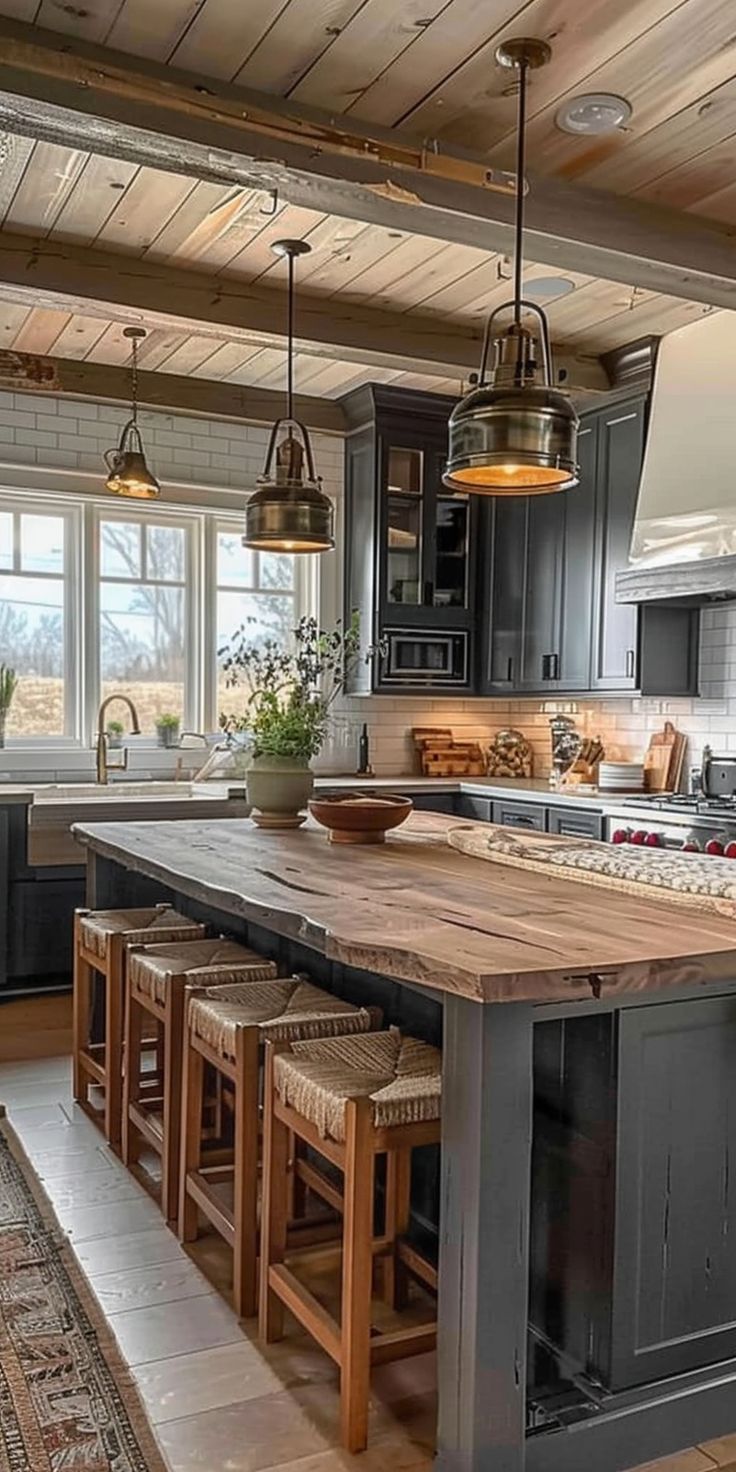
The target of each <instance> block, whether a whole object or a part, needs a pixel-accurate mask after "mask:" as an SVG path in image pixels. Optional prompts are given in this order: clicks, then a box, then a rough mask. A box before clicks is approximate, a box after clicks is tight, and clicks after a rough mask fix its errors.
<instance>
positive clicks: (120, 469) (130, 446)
mask: <svg viewBox="0 0 736 1472" xmlns="http://www.w3.org/2000/svg"><path fill="white" fill-rule="evenodd" d="M145 336H146V331H145V328H143V327H124V328H123V337H127V338H128V339H129V341H130V344H131V349H132V354H133V357H132V362H131V401H132V402H131V413H130V419H129V420H128V421H127V423H126V424H124V425H123V428H122V430H121V433H120V439H119V441H118V444H117V447H116V448H115V449H114V450H106V451H105V456H104V459H105V464H106V465H107V469H108V472H109V474H108V477H107V480H106V481H105V487H106V489H107V490H108V491H110V493H111V495H113V496H127V497H128V498H129V499H131V500H134V501H153V500H155V498H156V496H160V495H161V487H160V485H159V483H158V481H157V480H156V477H155V475H154V474H153V471H151V470H149V468H148V466H147V464H146V456H145V453H144V450H143V441H142V439H141V432H140V430H139V428H138V344H139V342H141V341H142V339H143V338H144V337H145Z"/></svg>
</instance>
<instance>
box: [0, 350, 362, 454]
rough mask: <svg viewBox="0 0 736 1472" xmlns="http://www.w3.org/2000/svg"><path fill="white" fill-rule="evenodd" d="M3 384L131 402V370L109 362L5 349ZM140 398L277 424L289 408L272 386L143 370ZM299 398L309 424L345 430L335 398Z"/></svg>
mask: <svg viewBox="0 0 736 1472" xmlns="http://www.w3.org/2000/svg"><path fill="white" fill-rule="evenodd" d="M0 388H4V389H7V388H9V389H15V390H19V389H22V390H23V392H25V393H29V392H33V393H39V394H68V395H69V396H70V397H72V398H85V399H109V400H112V401H113V402H115V403H123V404H125V403H129V401H130V373H129V371H128V369H127V368H118V367H115V366H114V365H111V364H106V363H80V362H77V361H76V360H75V359H73V358H38V357H35V356H34V355H33V354H31V353H13V352H6V351H0ZM138 398H139V401H140V403H141V404H142V405H144V406H147V407H148V408H151V409H171V410H173V411H175V412H176V411H178V412H185V413H187V414H202V415H206V416H207V418H209V419H213V418H216V419H241V420H242V419H247V420H250V422H251V423H256V424H272V423H273V421H274V419H277V418H278V417H279V415H280V414H283V412H284V396H283V394H278V393H273V392H271V390H269V389H265V388H249V387H247V386H244V385H241V384H238V383H213V382H211V381H210V380H209V379H206V378H183V377H180V376H179V375H178V374H175V373H146V372H145V371H144V370H142V371H141V372H140V373H139V375H138ZM294 403H295V410H296V415H297V418H298V419H301V420H302V422H303V423H304V424H306V425H307V427H308V428H309V429H317V430H328V431H331V432H333V433H336V434H342V433H344V431H345V428H346V421H345V415H344V412H343V410H342V409H341V407H340V405H339V404H338V403H336V402H335V400H334V399H319V398H313V397H311V396H310V395H309V394H296V396H295V400H294Z"/></svg>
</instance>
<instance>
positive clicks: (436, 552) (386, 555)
mask: <svg viewBox="0 0 736 1472" xmlns="http://www.w3.org/2000/svg"><path fill="white" fill-rule="evenodd" d="M453 402H454V401H453V400H452V399H448V398H444V397H440V396H439V395H436V394H416V393H408V392H406V391H404V390H396V389H393V390H392V389H391V388H390V387H387V388H382V387H381V385H378V384H371V385H368V386H366V387H365V388H362V389H358V390H356V391H355V393H353V394H348V395H347V396H346V398H345V399H343V400H342V404H343V408H344V410H345V414H346V417H347V420H348V425H349V432H348V436H347V440H346V452H345V497H346V537H345V616H346V618H349V617H350V616H351V615H352V614H353V612H355V611H357V612H358V613H359V614H360V619H361V628H362V631H363V638H364V643H365V645H366V646H367V645H369V644H371V643H373V644H376V645H377V644H379V643H383V646H384V648H383V651H382V654H381V656H380V657H376V659H374V660H373V661H372V662H371V664H370V665H369V666H365V665H363V666H362V667H361V668H360V669H359V670H358V671H356V674H355V677H354V680H353V684H352V689H353V690H354V691H355V692H356V693H360V692H366V691H368V690H375V691H379V692H388V691H391V692H396V691H398V692H399V693H405V692H411V691H414V692H416V691H417V690H420V691H424V692H427V693H430V694H433V693H452V692H453V691H455V692H457V691H465V692H468V691H471V690H473V689H474V685H475V667H474V659H475V655H474V648H473V640H474V626H475V607H476V590H475V562H476V550H477V534H476V524H477V519H478V504H477V498H473V497H471V496H453V495H450V494H449V493H448V492H447V491H446V490H445V488H444V486H443V484H442V473H443V470H444V465H445V461H446V458H447V421H448V418H449V415H450V413H451V411H452V408H453Z"/></svg>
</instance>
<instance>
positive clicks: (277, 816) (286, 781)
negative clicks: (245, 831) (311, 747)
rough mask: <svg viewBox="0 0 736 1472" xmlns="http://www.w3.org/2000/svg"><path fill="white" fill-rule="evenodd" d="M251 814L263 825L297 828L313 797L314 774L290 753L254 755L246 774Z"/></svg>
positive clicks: (302, 820) (264, 826) (262, 826)
mask: <svg viewBox="0 0 736 1472" xmlns="http://www.w3.org/2000/svg"><path fill="white" fill-rule="evenodd" d="M245 785H246V790H247V794H248V802H249V803H250V805H251V807H252V808H253V809H254V811H253V813H252V814H251V816H252V818H253V820H254V822H256V823H257V824H258V825H259V827H261V828H298V827H299V826H300V824H302V823H303V822H304V820H305V818H306V816H307V815H306V812H305V811H304V809H305V808H306V806H307V803H308V802H309V799H310V797H311V796H312V789H313V787H314V774H313V773H312V771H311V770H310V768H309V767H304V766H300V765H299V763H298V762H295V761H294V760H293V758H291V757H288V756H267V755H264V756H256V757H253V758H252V760H251V762H250V765H249V767H248V770H247V772H246V774H245Z"/></svg>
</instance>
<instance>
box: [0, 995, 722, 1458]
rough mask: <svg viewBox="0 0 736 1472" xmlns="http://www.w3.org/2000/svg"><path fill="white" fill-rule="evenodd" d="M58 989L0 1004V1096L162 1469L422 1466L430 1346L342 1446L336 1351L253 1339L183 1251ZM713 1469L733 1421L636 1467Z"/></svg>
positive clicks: (204, 1266) (395, 1373) (196, 1249)
mask: <svg viewBox="0 0 736 1472" xmlns="http://www.w3.org/2000/svg"><path fill="white" fill-rule="evenodd" d="M68 1004H69V999H68V998H59V997H55V998H45V999H38V1000H34V1001H32V1002H22V1003H13V1004H8V1006H7V1007H0V1050H1V1051H0V1103H1V1104H4V1105H5V1106H6V1108H7V1113H8V1115H9V1117H10V1119H11V1122H12V1123H13V1124H14V1126H15V1128H16V1130H17V1132H18V1134H19V1136H20V1138H21V1140H22V1142H23V1145H24V1147H25V1149H26V1151H27V1153H28V1155H29V1157H30V1159H31V1161H32V1163H33V1165H34V1167H35V1169H36V1170H37V1172H38V1174H39V1176H40V1177H41V1179H42V1181H43V1184H44V1187H45V1189H46V1191H47V1192H48V1194H49V1196H50V1198H51V1200H52V1202H53V1204H54V1206H55V1209H56V1212H57V1215H58V1216H59V1219H60V1221H61V1225H62V1227H63V1229H64V1230H65V1231H66V1232H67V1233H68V1234H69V1236H70V1237H71V1240H72V1244H73V1246H74V1249H75V1252H76V1254H77V1257H78V1258H79V1261H80V1263H81V1266H82V1268H83V1269H84V1271H85V1272H86V1274H87V1276H88V1277H89V1279H90V1282H91V1283H92V1286H93V1288H94V1291H95V1293H96V1294H97V1297H98V1298H99V1300H100V1302H101V1304H102V1306H103V1308H104V1310H105V1313H106V1314H107V1316H108V1319H109V1322H110V1324H111V1326H112V1328H113V1329H114V1331H115V1334H116V1336H117V1338H118V1341H119V1343H120V1346H121V1349H122V1352H123V1354H124V1355H125V1357H126V1358H127V1360H128V1362H129V1364H130V1366H131V1368H132V1371H133V1375H134V1377H135V1379H136V1381H137V1383H138V1386H139V1389H140V1392H141V1395H142V1397H143V1400H144V1403H145V1405H146V1408H147V1411H148V1414H149V1416H150V1418H151V1421H152V1423H153V1425H154V1429H155V1431H156V1434H157V1436H158V1438H159V1440H160V1442H161V1446H162V1448H163V1452H164V1455H165V1457H166V1458H167V1460H168V1463H169V1466H170V1468H171V1472H202V1469H204V1468H206V1469H207V1472H261V1469H266V1468H268V1469H270V1472H349V1469H354V1472H385V1469H386V1468H387V1467H389V1466H390V1467H391V1469H392V1472H430V1469H431V1466H432V1452H433V1435H434V1425H435V1392H434V1385H435V1360H434V1356H432V1355H424V1356H421V1357H419V1358H417V1359H414V1360H406V1361H404V1362H400V1361H399V1362H397V1363H396V1364H393V1365H387V1366H384V1367H382V1368H381V1369H380V1370H378V1371H376V1372H375V1373H374V1375H373V1376H372V1386H371V1411H370V1437H371V1440H370V1444H369V1450H368V1452H366V1453H364V1454H363V1455H362V1456H360V1457H350V1456H348V1455H347V1454H346V1453H345V1452H343V1451H342V1450H341V1449H340V1448H339V1447H338V1445H337V1441H338V1432H339V1397H338V1393H337V1378H336V1373H335V1370H334V1367H333V1366H332V1364H331V1362H330V1361H329V1360H328V1359H327V1357H326V1356H325V1355H323V1354H322V1353H321V1351H320V1350H319V1349H318V1348H317V1347H316V1346H315V1345H314V1344H313V1343H312V1342H311V1341H310V1340H309V1339H308V1338H307V1337H306V1336H304V1335H303V1334H300V1333H298V1332H297V1331H296V1329H295V1328H294V1327H293V1326H292V1328H291V1329H290V1331H289V1333H288V1335H287V1337H286V1339H285V1340H284V1341H283V1342H282V1343H281V1344H275V1345H270V1346H268V1347H265V1348H264V1346H262V1345H261V1344H260V1343H259V1342H258V1340H257V1338H256V1327H255V1324H252V1323H250V1322H249V1323H245V1324H243V1323H240V1322H239V1321H238V1319H237V1318H236V1317H235V1314H234V1313H233V1312H232V1308H231V1304H230V1280H231V1267H230V1256H229V1253H228V1251H227V1249H226V1247H225V1245H224V1243H223V1242H222V1241H221V1239H220V1238H219V1237H217V1236H215V1235H214V1234H211V1235H207V1236H204V1237H202V1238H200V1240H199V1241H198V1242H197V1243H195V1244H193V1246H192V1247H191V1248H190V1249H187V1251H186V1252H185V1251H183V1250H182V1248H181V1247H180V1246H179V1244H178V1242H177V1241H176V1238H175V1237H174V1236H173V1234H172V1233H171V1232H169V1231H168V1230H167V1229H166V1227H165V1226H164V1225H163V1222H162V1218H161V1216H160V1213H159V1211H158V1208H157V1207H156V1205H155V1204H154V1202H153V1201H152V1200H151V1199H150V1197H149V1196H148V1195H147V1194H146V1193H145V1192H144V1191H143V1189H142V1188H141V1187H140V1186H139V1185H138V1183H137V1182H136V1181H135V1180H134V1179H133V1177H132V1176H131V1175H129V1173H128V1172H127V1171H126V1170H125V1169H124V1168H123V1166H122V1165H121V1163H120V1162H119V1160H117V1158H116V1157H115V1156H114V1155H113V1154H112V1152H111V1151H110V1150H109V1149H108V1148H107V1146H106V1145H105V1143H104V1141H103V1139H102V1136H101V1135H100V1134H99V1132H98V1131H97V1130H96V1129H95V1127H94V1126H93V1125H92V1124H91V1123H90V1121H89V1120H88V1119H87V1118H86V1116H84V1115H83V1114H82V1113H81V1111H80V1110H78V1109H77V1108H76V1106H75V1105H74V1104H73V1103H72V1098H71V1070H70V1063H69V1059H68V1057H66V1056H64V1051H65V1043H66V1038H67V1034H68V1028H69V1015H70V1009H69V1005H68ZM6 1019H7V1023H6ZM54 1040H56V1044H57V1045H58V1051H57V1048H55V1047H54ZM39 1047H41V1048H43V1049H45V1050H47V1051H48V1054H49V1056H40V1054H39V1051H38V1049H39ZM55 1052H56V1053H57V1056H54V1053H55ZM29 1055H32V1056H29ZM24 1056H25V1060H26V1061H23V1059H24ZM735 1419H736V1414H735ZM715 1468H718V1469H720V1472H736V1435H734V1436H731V1437H726V1438H721V1439H719V1440H716V1441H711V1442H708V1443H705V1444H704V1445H703V1446H701V1447H699V1448H692V1449H690V1450H688V1451H683V1452H680V1453H678V1454H677V1455H676V1456H673V1457H668V1458H665V1459H664V1460H663V1461H660V1462H656V1463H651V1462H650V1463H647V1465H646V1468H644V1467H642V1468H639V1469H638V1472H714V1469H715Z"/></svg>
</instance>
